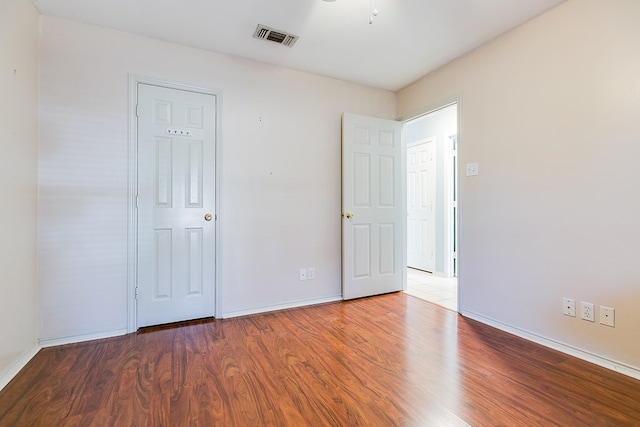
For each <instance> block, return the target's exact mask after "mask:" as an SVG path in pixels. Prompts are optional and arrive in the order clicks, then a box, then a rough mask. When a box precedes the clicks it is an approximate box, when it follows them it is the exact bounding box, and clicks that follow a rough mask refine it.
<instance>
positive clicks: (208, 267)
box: [137, 84, 216, 327]
mask: <svg viewBox="0 0 640 427" xmlns="http://www.w3.org/2000/svg"><path fill="white" fill-rule="evenodd" d="M215 109H216V97H215V95H207V94H202V93H195V92H190V91H184V90H177V89H169V88H164V87H159V86H153V85H148V84H138V107H137V116H138V202H137V204H138V241H137V244H138V271H137V276H138V278H137V318H138V327H143V326H149V325H158V324H164V323H170V322H177V321H182V320H189V319H197V318H202V317H210V316H213V315H214V298H215V220H216V218H215V210H216V206H215V170H214V168H215V164H216V163H215V143H216V141H215V137H216V123H215V118H216V113H215Z"/></svg>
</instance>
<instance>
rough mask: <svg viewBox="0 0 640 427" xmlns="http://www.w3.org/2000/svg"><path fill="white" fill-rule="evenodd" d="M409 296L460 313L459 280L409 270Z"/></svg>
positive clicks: (412, 269)
mask: <svg viewBox="0 0 640 427" xmlns="http://www.w3.org/2000/svg"><path fill="white" fill-rule="evenodd" d="M405 292H406V293H408V294H409V295H413V296H414V297H418V298H421V299H423V300H426V301H429V302H432V303H434V304H438V305H440V306H442V307H444V308H448V309H449V310H453V311H458V279H457V278H455V277H452V278H446V277H440V276H434V275H433V274H431V273H427V272H425V271H421V270H416V269H414V268H407V290H406V291H405Z"/></svg>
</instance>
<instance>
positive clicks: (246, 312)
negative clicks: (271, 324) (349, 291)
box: [219, 295, 342, 319]
mask: <svg viewBox="0 0 640 427" xmlns="http://www.w3.org/2000/svg"><path fill="white" fill-rule="evenodd" d="M336 301H342V295H335V296H332V297H326V298H317V299H307V300H301V301H293V302H289V303H286V304H276V305H268V306H264V307H256V308H250V309H248V310H237V311H229V312H226V313H223V315H222V316H220V317H219V318H220V319H222V318H224V319H228V318H230V317H239V316H247V315H250V314H259V313H266V312H269V311H276V310H284V309H287V308H298V307H305V306H308V305H314V304H324V303H327V302H336Z"/></svg>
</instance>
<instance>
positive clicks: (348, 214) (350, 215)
mask: <svg viewBox="0 0 640 427" xmlns="http://www.w3.org/2000/svg"><path fill="white" fill-rule="evenodd" d="M345 216H346V217H347V219H351V218H353V214H352V213H351V212H347V215H345Z"/></svg>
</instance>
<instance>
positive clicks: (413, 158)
mask: <svg viewBox="0 0 640 427" xmlns="http://www.w3.org/2000/svg"><path fill="white" fill-rule="evenodd" d="M434 146H435V139H431V140H428V141H425V142H423V143H421V144H417V145H413V146H411V147H409V148H407V214H408V215H407V247H408V249H407V266H409V267H413V268H417V269H420V270H424V271H429V272H433V270H434V268H435V256H434V255H435V245H436V244H435V242H436V238H435V232H436V227H435V220H434V216H435V215H434V211H433V208H434V199H435V162H434V158H433V156H434Z"/></svg>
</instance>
